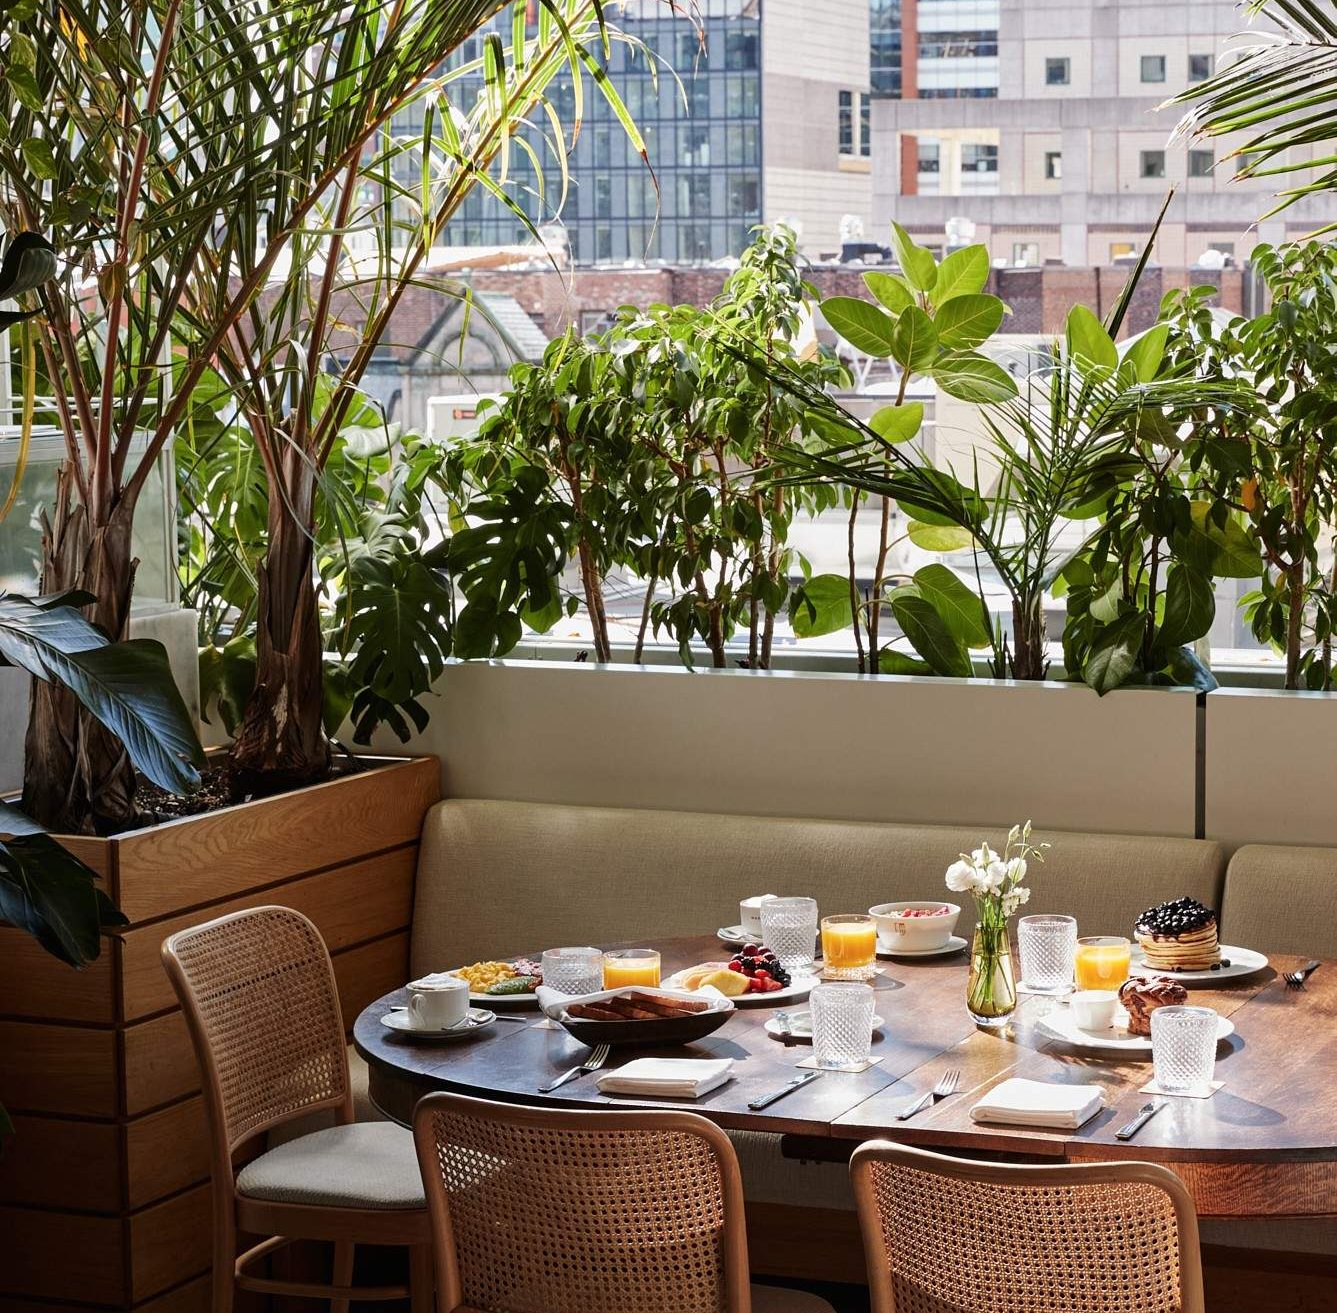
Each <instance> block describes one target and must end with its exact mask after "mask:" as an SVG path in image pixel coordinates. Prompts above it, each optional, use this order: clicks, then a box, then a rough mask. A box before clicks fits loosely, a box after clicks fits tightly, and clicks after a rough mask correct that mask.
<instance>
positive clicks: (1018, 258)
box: [1012, 242, 1040, 269]
mask: <svg viewBox="0 0 1337 1313" xmlns="http://www.w3.org/2000/svg"><path fill="white" fill-rule="evenodd" d="M1012 263H1013V264H1015V265H1017V266H1018V267H1019V268H1023V269H1034V268H1035V266H1036V265H1038V264H1039V263H1040V243H1039V242H1013V243H1012Z"/></svg>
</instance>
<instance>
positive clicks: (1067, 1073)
mask: <svg viewBox="0 0 1337 1313" xmlns="http://www.w3.org/2000/svg"><path fill="white" fill-rule="evenodd" d="M654 946H655V947H657V948H659V949H660V951H661V953H662V954H663V960H664V967H665V972H666V973H667V972H669V971H672V970H677V969H679V968H681V967H684V966H690V965H692V964H693V963H696V962H702V961H710V960H712V959H718V958H719V957H720V956H721V951H720V945H719V943H718V942H717V941H716V940H715V939H714V938H711V937H702V938H699V939H679V940H672V941H667V942H663V941H661V942H659V943H656V944H655V945H654ZM1299 964H1300V959H1295V958H1276V959H1274V960H1273V963H1272V967H1271V968H1269V969H1267V970H1265V971H1262V972H1260V973H1258V974H1256V975H1253V976H1249V977H1246V978H1244V979H1241V980H1237V981H1231V982H1225V983H1223V985H1222V986H1221V987H1220V988H1215V989H1202V990H1198V989H1195V990H1193V991H1191V994H1192V1001H1193V1002H1195V1003H1203V1004H1206V1005H1208V1006H1210V1007H1213V1008H1215V1009H1216V1010H1217V1011H1218V1012H1220V1013H1222V1014H1223V1015H1225V1016H1228V1017H1230V1018H1231V1020H1232V1021H1233V1022H1234V1023H1235V1033H1234V1034H1233V1035H1232V1036H1230V1038H1229V1039H1227V1040H1224V1041H1223V1042H1222V1044H1221V1045H1220V1047H1219V1049H1218V1060H1217V1068H1216V1074H1217V1078H1218V1079H1219V1080H1222V1081H1224V1082H1225V1085H1224V1088H1222V1089H1220V1090H1218V1091H1217V1092H1216V1093H1215V1094H1214V1095H1213V1096H1212V1097H1211V1098H1207V1099H1191V1098H1173V1099H1169V1100H1167V1105H1168V1106H1166V1107H1165V1108H1164V1109H1163V1110H1162V1111H1161V1112H1160V1113H1159V1114H1158V1115H1157V1116H1155V1117H1153V1118H1152V1120H1151V1121H1150V1122H1149V1123H1148V1124H1147V1125H1146V1126H1145V1127H1143V1129H1142V1130H1141V1131H1140V1132H1139V1133H1138V1135H1137V1137H1136V1138H1135V1139H1134V1140H1132V1141H1130V1142H1128V1143H1121V1142H1120V1141H1117V1140H1115V1138H1114V1132H1115V1130H1116V1129H1117V1128H1118V1127H1120V1126H1122V1125H1123V1124H1124V1123H1125V1122H1127V1121H1128V1120H1130V1119H1131V1118H1132V1117H1133V1115H1134V1114H1135V1113H1136V1112H1137V1110H1138V1109H1139V1108H1140V1107H1141V1106H1142V1105H1143V1104H1144V1103H1146V1102H1147V1101H1148V1098H1149V1097H1150V1096H1148V1095H1146V1094H1143V1093H1141V1092H1140V1091H1139V1088H1138V1087H1139V1086H1141V1085H1143V1084H1144V1083H1145V1082H1147V1081H1149V1080H1150V1079H1151V1063H1150V1061H1149V1060H1147V1061H1140V1062H1134V1061H1129V1060H1125V1059H1121V1058H1119V1057H1118V1056H1117V1055H1108V1054H1103V1053H1097V1052H1094V1051H1083V1050H1077V1049H1075V1048H1071V1047H1069V1046H1067V1045H1065V1044H1063V1043H1062V1042H1061V1041H1056V1040H1054V1039H1051V1038H1050V1037H1049V1036H1048V1035H1047V1034H1046V1033H1045V1032H1044V1031H1043V1030H1041V1029H1039V1028H1038V1027H1037V1025H1036V1022H1037V1021H1038V1019H1039V1018H1040V1017H1042V1016H1043V1015H1044V1014H1045V1012H1047V1011H1048V1010H1049V1009H1050V1008H1052V1007H1053V1006H1055V1005H1054V1004H1053V1003H1052V1001H1050V1000H1048V999H1042V998H1036V997H1031V996H1027V995H1022V998H1021V1003H1020V1006H1019V1007H1018V1009H1017V1012H1016V1014H1015V1017H1014V1019H1013V1023H1012V1024H1011V1025H1009V1026H1008V1027H1007V1028H1006V1029H1005V1030H1002V1031H997V1032H992V1031H986V1030H983V1029H979V1028H977V1027H976V1026H975V1025H974V1024H973V1023H972V1021H971V1019H970V1017H969V1015H968V1014H967V1012H966V1009H965V988H966V958H965V954H964V953H962V954H959V955H956V956H954V957H947V958H936V959H929V960H919V961H906V960H904V959H902V960H897V961H885V960H884V961H882V962H881V964H880V965H881V968H882V970H881V974H880V975H879V976H878V977H877V979H876V980H875V982H874V988H875V989H876V990H877V992H878V1000H877V1011H878V1012H879V1014H880V1015H881V1016H882V1017H883V1018H884V1020H885V1024H884V1026H883V1028H882V1030H881V1031H880V1032H879V1033H878V1034H877V1035H876V1036H875V1037H874V1042H873V1056H874V1057H875V1058H877V1059H878V1060H879V1061H878V1062H877V1063H876V1065H874V1066H873V1067H871V1068H869V1069H868V1070H867V1071H864V1072H860V1073H857V1074H851V1073H844V1072H827V1073H825V1074H824V1075H823V1076H822V1078H821V1079H820V1080H816V1081H812V1082H811V1083H809V1084H808V1085H806V1086H805V1087H803V1088H802V1089H800V1090H797V1091H796V1092H794V1093H792V1094H790V1095H788V1096H786V1097H785V1098H784V1099H782V1100H780V1101H779V1102H778V1103H775V1104H772V1105H771V1106H770V1107H769V1108H767V1109H765V1110H764V1111H762V1112H752V1111H750V1110H749V1109H748V1107H747V1104H748V1101H749V1100H751V1099H755V1098H757V1097H758V1096H759V1095H761V1094H765V1093H767V1092H768V1091H771V1090H774V1089H776V1088H778V1087H779V1086H781V1085H783V1084H784V1083H785V1082H786V1081H787V1080H789V1079H790V1078H791V1077H793V1076H794V1075H796V1074H797V1073H796V1071H795V1065H796V1063H798V1062H799V1061H800V1060H802V1059H803V1058H805V1057H808V1056H810V1054H811V1049H810V1048H809V1047H808V1046H807V1045H794V1046H791V1047H786V1046H785V1045H784V1044H782V1043H780V1042H779V1041H778V1040H775V1039H773V1038H771V1036H769V1035H768V1034H767V1033H766V1031H765V1029H764V1026H765V1022H766V1019H767V1017H768V1016H770V1015H772V1013H773V1012H774V1011H775V1009H774V1008H773V1007H767V1006H755V1005H753V1006H748V1007H743V1008H740V1009H738V1011H737V1012H736V1013H735V1014H734V1016H733V1017H731V1018H730V1020H729V1021H728V1023H727V1024H726V1025H725V1026H723V1027H722V1028H721V1029H720V1030H718V1031H716V1032H715V1033H714V1034H713V1035H711V1036H709V1037H707V1038H706V1039H704V1040H702V1041H700V1042H699V1043H697V1044H693V1045H690V1046H687V1047H681V1046H680V1047H675V1048H671V1049H670V1048H665V1049H658V1050H656V1049H642V1048H638V1049H614V1050H613V1058H612V1061H611V1063H610V1066H615V1065H617V1064H618V1062H619V1061H625V1060H627V1059H628V1058H630V1057H632V1056H645V1055H647V1054H652V1055H655V1056H662V1057H671V1056H677V1057H682V1056H689V1055H690V1056H695V1057H716V1058H720V1057H728V1058H733V1059H734V1060H735V1065H734V1079H733V1080H731V1081H729V1082H728V1083H727V1084H726V1085H723V1086H721V1087H720V1088H719V1089H716V1090H714V1091H712V1092H711V1093H710V1094H708V1095H706V1096H705V1097H703V1098H700V1099H696V1100H693V1101H690V1102H688V1101H683V1100H677V1101H673V1102H672V1103H671V1104H670V1103H668V1102H665V1101H660V1103H659V1106H673V1107H680V1108H681V1107H686V1108H690V1109H691V1110H692V1111H694V1112H699V1113H701V1114H702V1115H703V1116H705V1117H708V1118H710V1119H711V1120H712V1121H714V1122H716V1123H718V1124H719V1125H721V1126H723V1127H726V1128H737V1129H745V1130H755V1131H771V1132H779V1133H781V1134H784V1135H788V1136H797V1137H802V1140H803V1142H804V1143H803V1146H802V1147H803V1153H802V1156H805V1157H831V1158H833V1159H839V1158H841V1157H843V1156H846V1155H847V1154H848V1152H849V1150H850V1149H851V1148H852V1144H853V1142H858V1141H860V1140H867V1139H873V1138H875V1137H889V1138H891V1139H895V1140H900V1141H903V1142H905V1143H908V1144H918V1145H924V1146H927V1147H930V1148H933V1147H936V1148H941V1149H945V1150H948V1151H955V1152H958V1153H959V1152H966V1153H969V1154H972V1155H975V1154H978V1155H981V1156H986V1157H995V1158H1000V1159H1008V1160H1012V1161H1017V1160H1022V1161H1045V1162H1054V1161H1063V1160H1066V1161H1069V1162H1090V1161H1099V1160H1115V1159H1129V1158H1141V1159H1150V1160H1152V1161H1155V1162H1160V1163H1165V1164H1166V1165H1168V1166H1169V1167H1171V1168H1173V1169H1174V1170H1175V1171H1176V1172H1177V1173H1178V1174H1179V1175H1180V1176H1181V1177H1183V1178H1184V1180H1185V1181H1186V1182H1187V1183H1188V1185H1189V1186H1190V1188H1191V1189H1192V1191H1193V1195H1194V1199H1195V1201H1196V1203H1197V1206H1198V1211H1199V1212H1200V1213H1201V1214H1203V1215H1205V1216H1221V1217H1314V1216H1323V1215H1332V1214H1337V1082H1334V1076H1335V1075H1337V966H1335V965H1332V964H1325V966H1324V967H1323V969H1321V970H1320V971H1318V972H1317V973H1315V975H1314V976H1313V977H1312V978H1311V979H1310V980H1309V982H1308V983H1307V984H1306V986H1305V988H1303V989H1300V990H1290V989H1287V988H1286V986H1285V983H1284V981H1283V980H1282V979H1281V977H1280V975H1279V972H1282V971H1287V970H1291V969H1293V968H1294V967H1295V966H1298V965H1299ZM403 1000H404V994H403V991H402V990H400V991H396V992H395V993H392V994H388V995H386V997H385V998H383V999H380V1000H378V1001H377V1002H375V1003H373V1004H371V1005H370V1006H369V1007H368V1008H366V1009H365V1010H364V1011H363V1013H362V1014H361V1016H359V1017H358V1019H357V1024H356V1027H355V1029H354V1039H355V1042H356V1045H357V1048H358V1051H359V1052H360V1053H361V1054H362V1055H363V1057H365V1058H366V1060H367V1062H368V1064H369V1066H370V1069H371V1078H370V1080H371V1097H372V1099H373V1101H374V1102H375V1103H376V1105H377V1106H378V1107H379V1108H380V1109H381V1110H382V1111H383V1112H385V1113H386V1114H387V1115H388V1116H390V1117H393V1118H394V1119H395V1120H397V1121H401V1122H405V1123H407V1122H408V1121H409V1120H410V1118H411V1116H412V1110H413V1105H414V1104H415V1103H416V1102H417V1100H418V1099H419V1098H420V1097H421V1096H422V1095H424V1094H426V1093H428V1092H429V1091H432V1090H453V1091H455V1092H457V1093H461V1094H471V1095H475V1096H477V1097H479V1098H487V1099H496V1100H500V1101H504V1102H513V1103H532V1104H540V1105H543V1104H551V1105H553V1106H562V1107H602V1108H606V1107H630V1106H652V1105H654V1102H655V1101H653V1100H646V1099H637V1098H627V1097H622V1096H606V1095H601V1094H600V1093H599V1090H598V1087H597V1086H596V1084H595V1081H594V1078H593V1077H588V1076H586V1077H582V1078H580V1079H578V1080H575V1081H572V1082H570V1083H569V1084H567V1085H565V1086H563V1087H562V1088H561V1090H559V1091H557V1092H556V1093H554V1094H551V1095H544V1094H539V1093H538V1087H539V1086H540V1085H542V1084H544V1083H546V1082H547V1081H549V1080H551V1079H553V1078H554V1077H555V1076H557V1075H558V1074H560V1073H561V1072H563V1071H565V1070H566V1069H567V1068H568V1067H572V1066H575V1065H577V1064H578V1063H579V1062H581V1061H582V1060H583V1059H584V1058H585V1057H586V1056H587V1055H588V1053H589V1050H588V1048H586V1047H585V1046H584V1045H583V1044H580V1043H578V1042H577V1041H576V1040H574V1039H572V1038H571V1036H570V1035H568V1034H567V1033H566V1031H565V1030H562V1029H549V1028H547V1027H543V1026H539V1025H538V1024H537V1023H538V1022H539V1021H540V1020H541V1019H542V1018H541V1016H540V1014H539V1013H537V1012H523V1013H518V1014H517V1013H511V1014H509V1015H510V1016H513V1017H514V1016H519V1017H521V1018H523V1020H521V1021H506V1020H499V1021H497V1022H496V1023H495V1024H494V1025H492V1026H490V1027H488V1028H487V1029H486V1030H484V1031H481V1032H480V1033H479V1034H477V1035H476V1036H473V1037H471V1038H470V1039H468V1040H463V1041H459V1042H456V1043H452V1044H446V1045H442V1044H430V1045H429V1044H421V1043H414V1042H413V1041H411V1040H407V1039H405V1038H404V1037H402V1036H399V1035H394V1034H392V1033H391V1032H390V1031H389V1030H388V1029H386V1028H385V1027H384V1026H382V1025H381V1017H382V1016H383V1015H384V1014H385V1012H386V1011H388V1010H389V1009H390V1008H391V1007H392V1006H394V1005H396V1004H401V1003H402V1002H403ZM796 1006H799V1007H802V1006H804V1005H803V1004H798V1005H796ZM949 1068H958V1069H959V1070H960V1072H961V1086H960V1092H959V1093H958V1094H956V1095H953V1096H952V1097H950V1098H947V1099H943V1100H941V1101H940V1102H939V1103H938V1104H937V1105H936V1106H935V1107H934V1108H932V1109H931V1110H928V1111H925V1112H922V1113H920V1114H919V1115H918V1116H916V1117H914V1118H913V1119H912V1120H910V1121H905V1122H898V1121H897V1120H896V1119H895V1115H896V1113H897V1112H898V1111H899V1110H900V1109H901V1108H902V1107H904V1106H905V1105H906V1103H907V1102H908V1101H910V1100H911V1099H913V1098H915V1097H916V1096H917V1095H919V1094H921V1093H923V1092H924V1091H925V1090H927V1089H929V1088H931V1087H932V1086H933V1085H934V1084H935V1083H936V1082H937V1080H938V1077H939V1075H940V1074H941V1073H942V1072H943V1071H945V1070H947V1069H949ZM1009 1076H1025V1077H1030V1078H1031V1079H1034V1080H1045V1081H1062V1082H1068V1083H1087V1082H1092V1083H1096V1084H1099V1085H1101V1086H1103V1087H1104V1090H1105V1097H1106V1107H1105V1108H1104V1109H1102V1111H1101V1112H1100V1113H1099V1114H1097V1116H1095V1117H1094V1118H1092V1120H1091V1121H1089V1122H1087V1123H1086V1125H1085V1126H1083V1127H1081V1128H1080V1129H1079V1130H1077V1131H1074V1132H1065V1131H1052V1130H1039V1129H1030V1128H1022V1127H1005V1126H990V1125H980V1124H977V1123H975V1122H972V1121H971V1120H970V1109H971V1107H972V1105H973V1104H974V1103H975V1102H976V1101H977V1099H978V1098H979V1097H980V1095H981V1094H983V1093H984V1091H985V1090H987V1089H988V1088H990V1087H991V1086H993V1085H995V1084H997V1083H998V1082H999V1081H1001V1080H1003V1079H1004V1078H1006V1077H1009Z"/></svg>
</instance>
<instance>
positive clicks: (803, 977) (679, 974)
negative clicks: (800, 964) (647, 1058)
mask: <svg viewBox="0 0 1337 1313" xmlns="http://www.w3.org/2000/svg"><path fill="white" fill-rule="evenodd" d="M701 965H703V966H704V965H705V964H704V963H702V964H701ZM721 965H723V964H721ZM693 970H695V968H694V967H687V968H686V969H685V970H683V971H675V972H674V973H673V974H672V975H671V976H669V978H668V979H667V980H662V981H660V985H661V987H662V988H664V989H681V988H682V978H683V977H684V976H685V975H686V974H687V972H688V971H693ZM820 979H821V977H820V976H817V975H809V974H803V973H800V972H797V971H791V972H790V980H789V984H787V985H786V986H785V987H784V988H783V989H773V990H771V992H770V993H769V994H752V993H747V994H739V995H738V996H737V997H736V998H732V999H730V1002H731V1003H733V1005H734V1007H736V1008H746V1007H754V1006H757V1005H761V1004H765V1005H767V1006H769V1005H770V1004H772V1003H791V1002H793V1000H794V999H796V998H807V997H808V995H809V994H811V993H812V987H813V986H814V985H815V984H817V983H818V981H819V980H820Z"/></svg>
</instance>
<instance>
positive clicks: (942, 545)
mask: <svg viewBox="0 0 1337 1313" xmlns="http://www.w3.org/2000/svg"><path fill="white" fill-rule="evenodd" d="M905 532H906V534H907V535H908V537H909V539H910V541H911V542H912V543H914V545H915V546H916V547H919V548H922V549H923V550H924V551H926V552H959V551H964V550H965V548H967V547H969V546H970V545H971V544H972V543H973V542H974V541H975V535H974V534H972V533H971V532H970V530H969V529H962V528H961V527H960V526H958V525H955V524H925V523H924V522H923V521H922V520H909V521H907V523H906V526H905Z"/></svg>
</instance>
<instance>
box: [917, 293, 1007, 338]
mask: <svg viewBox="0 0 1337 1313" xmlns="http://www.w3.org/2000/svg"><path fill="white" fill-rule="evenodd" d="M1002 322H1003V303H1002V302H1001V301H1000V300H999V299H998V298H997V297H996V296H979V295H975V294H967V295H964V296H957V297H953V298H952V299H951V300H950V301H948V302H947V304H946V305H944V306H942V307H941V308H940V309H939V310H938V313H937V314H936V315H934V316H933V326H934V327H935V328H936V329H937V330H938V341H939V342H941V343H942V345H943V346H945V347H948V348H950V349H951V350H954V351H965V350H969V349H970V348H971V347H976V346H979V344H980V343H981V342H984V341H986V340H987V339H988V338H990V337H992V336H993V335H994V334H995V333H996V332H997V331H998V328H999V325H1001V324H1002Z"/></svg>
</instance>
